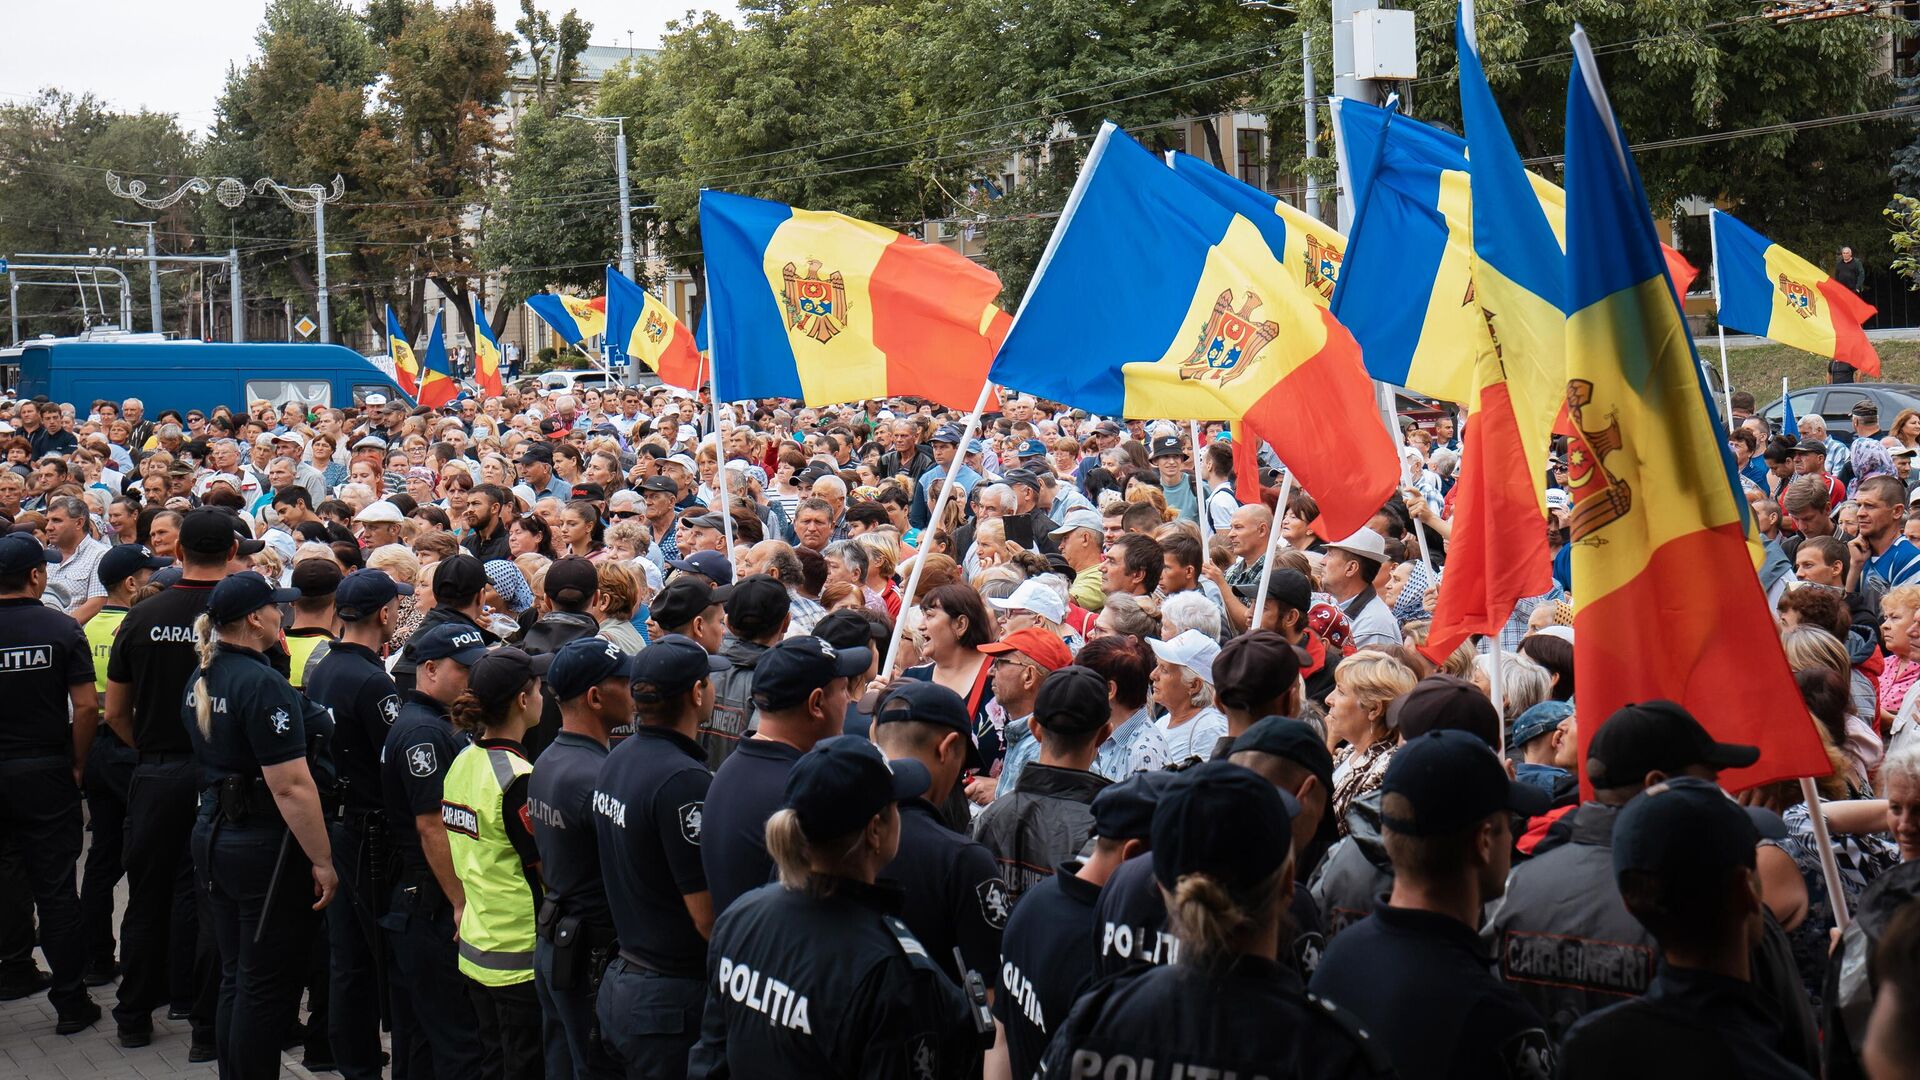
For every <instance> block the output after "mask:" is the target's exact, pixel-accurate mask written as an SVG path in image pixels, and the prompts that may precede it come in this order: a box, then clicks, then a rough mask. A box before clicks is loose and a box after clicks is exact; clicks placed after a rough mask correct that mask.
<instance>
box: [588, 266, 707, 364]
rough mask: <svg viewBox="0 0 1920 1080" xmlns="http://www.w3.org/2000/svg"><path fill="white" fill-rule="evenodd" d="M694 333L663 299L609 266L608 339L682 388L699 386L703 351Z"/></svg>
mask: <svg viewBox="0 0 1920 1080" xmlns="http://www.w3.org/2000/svg"><path fill="white" fill-rule="evenodd" d="M693 338H694V335H693V332H692V331H690V330H688V329H687V327H686V326H685V324H683V323H681V321H680V320H679V319H678V318H677V317H675V316H674V314H673V310H672V309H671V308H669V307H667V305H666V304H665V303H664V302H662V301H661V299H660V298H659V297H657V296H655V295H653V294H652V293H650V292H648V291H647V290H645V289H642V288H641V287H640V286H638V285H636V284H634V283H633V281H631V280H629V279H628V277H627V276H626V275H625V274H622V273H621V272H620V271H618V270H615V269H614V268H613V267H611V266H609V267H607V340H608V341H610V342H611V343H612V344H613V347H614V349H615V350H617V351H619V352H622V353H625V354H626V355H627V356H628V357H629V358H631V359H633V360H637V361H639V362H640V363H643V364H645V365H647V367H649V368H651V369H653V371H654V372H655V373H656V374H658V375H659V376H660V381H661V382H664V383H666V384H667V385H669V386H678V387H680V388H681V389H683V390H694V389H698V388H699V385H700V350H699V348H698V347H697V346H695V344H694V340H693Z"/></svg>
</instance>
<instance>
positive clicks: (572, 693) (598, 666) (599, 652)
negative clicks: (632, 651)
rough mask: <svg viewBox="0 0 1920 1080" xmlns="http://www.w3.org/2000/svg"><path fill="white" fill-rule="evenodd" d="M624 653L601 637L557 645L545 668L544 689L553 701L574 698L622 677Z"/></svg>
mask: <svg viewBox="0 0 1920 1080" xmlns="http://www.w3.org/2000/svg"><path fill="white" fill-rule="evenodd" d="M627 670H628V660H627V654H626V653H624V652H621V651H620V646H618V645H615V644H614V643H613V642H611V641H608V640H607V639H606V638H602V637H585V638H576V639H575V640H573V641H569V642H567V643H566V644H565V645H562V646H560V651H559V652H556V653H554V654H553V664H552V666H551V667H549V668H547V687H548V688H549V689H551V690H552V691H553V697H554V700H556V701H567V700H570V699H572V698H577V697H579V696H580V695H581V694H584V693H586V692H587V691H588V690H591V689H593V688H594V687H596V686H598V685H600V684H601V683H603V682H606V681H607V680H608V679H611V678H613V677H614V676H616V675H617V676H620V677H621V678H625V677H626V675H627Z"/></svg>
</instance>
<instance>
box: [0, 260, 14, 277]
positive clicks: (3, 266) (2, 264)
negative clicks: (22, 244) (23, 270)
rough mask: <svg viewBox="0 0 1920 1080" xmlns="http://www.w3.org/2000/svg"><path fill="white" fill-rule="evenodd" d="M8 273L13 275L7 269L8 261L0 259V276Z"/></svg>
mask: <svg viewBox="0 0 1920 1080" xmlns="http://www.w3.org/2000/svg"><path fill="white" fill-rule="evenodd" d="M6 273H11V271H10V270H8V269H7V260H5V259H0V274H6Z"/></svg>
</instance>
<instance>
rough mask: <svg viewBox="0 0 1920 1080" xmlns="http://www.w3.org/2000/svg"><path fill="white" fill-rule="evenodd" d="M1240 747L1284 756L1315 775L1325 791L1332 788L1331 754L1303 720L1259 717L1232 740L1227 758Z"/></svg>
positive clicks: (1239, 750)
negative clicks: (1259, 718)
mask: <svg viewBox="0 0 1920 1080" xmlns="http://www.w3.org/2000/svg"><path fill="white" fill-rule="evenodd" d="M1243 750H1258V751H1259V752H1260V753H1263V754H1272V755H1273V756H1275V757H1281V758H1286V759H1287V760H1288V761H1291V762H1293V763H1294V764H1296V765H1298V766H1300V767H1301V768H1303V769H1305V770H1307V771H1308V772H1310V773H1312V774H1313V775H1314V776H1315V777H1316V778H1318V779H1319V781H1320V786H1321V788H1322V789H1324V790H1326V791H1327V792H1328V793H1329V794H1331V793H1332V791H1333V755H1332V754H1330V753H1328V752H1327V744H1326V741H1325V740H1324V739H1322V738H1321V737H1320V735H1319V734H1317V733H1316V732H1315V731H1314V730H1313V725H1311V724H1309V723H1307V722H1306V721H1305V720H1296V719H1294V718H1293V717H1291V716H1269V717H1266V718H1264V719H1262V720H1259V721H1258V722H1256V723H1254V724H1253V725H1252V726H1251V727H1249V728H1247V730H1245V731H1243V732H1241V733H1240V734H1239V736H1238V737H1237V738H1235V739H1234V740H1233V745H1232V746H1230V747H1229V748H1228V750H1227V756H1228V757H1229V758H1231V757H1232V756H1233V755H1235V754H1238V753H1240V752H1241V751H1243Z"/></svg>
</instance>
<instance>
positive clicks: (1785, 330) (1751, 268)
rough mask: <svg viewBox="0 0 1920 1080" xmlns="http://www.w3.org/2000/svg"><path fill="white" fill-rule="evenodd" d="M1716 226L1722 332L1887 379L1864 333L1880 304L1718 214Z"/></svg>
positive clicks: (1733, 219) (1737, 221)
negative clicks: (1749, 336) (1799, 351)
mask: <svg viewBox="0 0 1920 1080" xmlns="http://www.w3.org/2000/svg"><path fill="white" fill-rule="evenodd" d="M1712 220H1713V274H1714V280H1715V283H1716V285H1717V286H1718V288H1719V292H1720V324H1721V325H1722V326H1725V327H1726V328H1727V329H1729V330H1739V331H1741V332H1743V333H1748V334H1758V335H1760V336H1761V337H1764V338H1768V339H1771V340H1773V341H1777V342H1779V343H1780V344H1782V345H1791V346H1793V347H1794V348H1796V349H1805V350H1806V351H1807V352H1810V353H1812V354H1814V355H1815V356H1824V357H1826V358H1828V359H1829V360H1838V361H1840V362H1842V363H1846V364H1852V365H1853V366H1854V367H1856V368H1859V369H1860V370H1861V371H1862V372H1865V373H1866V374H1868V375H1878V374H1880V354H1879V353H1876V352H1874V350H1873V345H1872V344H1870V343H1869V342H1868V341H1867V335H1866V331H1865V330H1863V329H1862V326H1863V324H1865V323H1866V321H1867V320H1868V319H1871V318H1873V316H1874V312H1875V310H1876V309H1875V308H1874V306H1873V305H1872V304H1869V303H1867V302H1866V301H1865V300H1862V299H1860V297H1858V296H1856V295H1854V292H1853V290H1852V289H1849V288H1847V287H1846V286H1845V285H1842V284H1840V283H1839V282H1837V281H1835V280H1833V276H1832V275H1830V274H1828V273H1827V272H1826V271H1825V270H1822V269H1820V268H1819V267H1817V266H1815V265H1813V264H1812V263H1810V262H1808V261H1807V260H1805V259H1803V258H1801V257H1800V256H1798V255H1795V254H1794V253H1793V252H1791V251H1788V250H1787V249H1786V248H1783V247H1781V246H1780V245H1779V244H1776V243H1774V242H1773V241H1771V240H1769V239H1767V238H1766V237H1764V236H1761V235H1760V234H1759V233H1757V232H1754V231H1753V230H1752V229H1751V228H1749V227H1748V226H1747V225H1746V224H1745V223H1744V222H1742V221H1741V220H1740V219H1739V218H1737V217H1734V216H1733V215H1732V214H1728V213H1723V212H1721V211H1719V210H1715V211H1713V219H1712Z"/></svg>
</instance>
